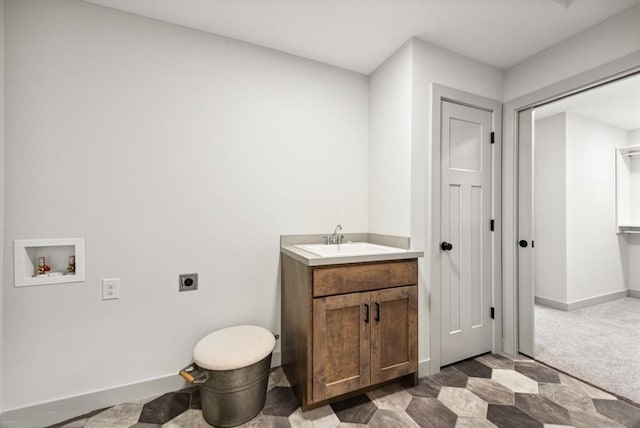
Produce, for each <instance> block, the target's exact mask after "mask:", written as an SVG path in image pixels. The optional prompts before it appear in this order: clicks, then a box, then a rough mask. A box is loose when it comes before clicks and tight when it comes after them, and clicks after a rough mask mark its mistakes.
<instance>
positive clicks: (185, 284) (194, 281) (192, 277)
mask: <svg viewBox="0 0 640 428" xmlns="http://www.w3.org/2000/svg"><path fill="white" fill-rule="evenodd" d="M178 286H179V288H178V291H191V290H197V289H198V274H197V273H181V274H180V275H179V276H178Z"/></svg>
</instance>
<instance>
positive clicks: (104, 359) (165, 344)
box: [3, 0, 368, 410]
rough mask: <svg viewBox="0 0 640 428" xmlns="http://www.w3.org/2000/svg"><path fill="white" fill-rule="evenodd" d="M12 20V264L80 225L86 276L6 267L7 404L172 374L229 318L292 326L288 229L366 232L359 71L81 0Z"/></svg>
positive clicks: (13, 9) (363, 102)
mask: <svg viewBox="0 0 640 428" xmlns="http://www.w3.org/2000/svg"><path fill="white" fill-rule="evenodd" d="M6 16H7V21H6V23H7V25H6V30H7V34H6V59H7V68H6V83H7V85H6V186H7V189H8V190H7V195H6V206H7V210H6V237H5V238H6V239H5V241H4V250H5V257H4V262H5V265H6V266H12V263H11V262H12V242H13V240H14V239H20V238H47V237H73V236H84V237H85V238H86V260H87V262H86V271H87V272H86V281H85V282H84V283H79V284H67V285H53V286H41V287H25V288H19V289H17V288H13V285H12V281H13V272H12V270H11V269H7V270H6V271H5V272H4V292H5V296H4V298H5V302H4V303H5V305H4V308H5V310H4V312H3V313H4V316H5V338H4V339H5V342H4V344H5V346H4V350H5V360H4V373H5V377H4V382H3V388H4V392H5V394H4V404H3V407H4V409H5V410H10V409H12V408H17V407H20V406H28V405H31V404H34V403H39V402H43V401H47V400H54V399H58V398H60V397H65V396H70V395H75V394H83V393H86V392H88V391H93V390H100V389H103V388H109V387H113V386H119V385H124V384H128V383H135V382H140V381H143V380H147V379H153V378H156V377H162V376H167V375H172V374H174V373H177V370H178V369H180V368H181V367H182V366H183V365H186V364H187V363H189V362H190V360H191V351H192V349H193V345H194V343H195V342H196V341H197V340H198V339H199V338H200V337H202V336H203V335H204V334H206V333H208V332H210V331H212V330H214V329H217V328H220V327H223V326H228V325H231V324H238V323H257V324H261V325H264V326H266V327H267V328H270V329H273V330H274V331H279V313H280V309H279V235H280V234H290V233H318V232H322V231H327V232H330V231H331V230H332V229H333V227H334V226H335V224H336V223H342V224H343V225H344V228H345V232H360V231H367V230H368V224H367V206H368V201H367V193H368V185H367V177H368V164H367V163H368V148H367V134H368V130H367V127H368V119H367V112H368V96H367V90H368V88H367V78H366V77H365V76H362V75H359V74H355V73H351V72H346V71H344V70H341V69H337V68H333V67H330V66H325V65H321V64H319V63H316V62H312V61H307V60H303V59H300V58H296V57H292V56H288V55H284V54H280V53H277V52H275V51H271V50H268V49H264V48H259V47H256V46H252V45H248V44H244V43H241V42H237V41H233V40H229V39H226V38H221V37H216V36H213V35H210V34H206V33H202V32H198V31H195V30H190V29H186V28H183V27H179V26H174V25H170V24H166V23H162V22H159V21H154V20H151V19H147V18H143V17H140V16H135V15H130V14H126V13H121V12H118V11H115V10H111V9H106V8H102V7H99V6H95V5H93V4H88V3H84V2H80V1H74V0H47V1H31V2H24V1H18V0H10V1H8V2H7V5H6ZM184 272H199V274H200V290H199V291H196V292H188V293H180V294H179V293H178V292H177V287H178V284H177V278H178V274H179V273H184ZM110 277H119V278H120V279H121V292H120V296H121V297H120V300H118V301H106V302H103V301H101V279H102V278H110Z"/></svg>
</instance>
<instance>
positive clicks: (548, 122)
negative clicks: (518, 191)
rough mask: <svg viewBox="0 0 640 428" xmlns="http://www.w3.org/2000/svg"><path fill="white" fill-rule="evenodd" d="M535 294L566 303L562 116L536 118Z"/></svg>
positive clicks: (565, 226)
mask: <svg viewBox="0 0 640 428" xmlns="http://www.w3.org/2000/svg"><path fill="white" fill-rule="evenodd" d="M534 138H535V143H534V147H535V150H534V158H535V159H534V189H535V191H534V199H535V200H534V204H533V205H534V210H535V212H534V230H535V242H536V252H535V256H536V260H535V272H534V278H535V296H536V297H541V298H544V299H550V300H554V301H556V302H564V303H566V302H567V241H566V239H565V238H566V236H567V221H566V219H567V212H566V198H567V189H566V179H567V177H566V170H567V168H566V161H567V159H566V157H567V150H566V115H565V114H564V113H561V114H556V115H553V116H550V117H547V118H544V119H540V120H536V122H535V132H534Z"/></svg>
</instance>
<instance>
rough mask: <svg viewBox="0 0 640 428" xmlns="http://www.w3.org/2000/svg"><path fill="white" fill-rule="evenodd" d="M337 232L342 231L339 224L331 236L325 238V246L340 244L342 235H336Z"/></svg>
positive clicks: (342, 238)
mask: <svg viewBox="0 0 640 428" xmlns="http://www.w3.org/2000/svg"><path fill="white" fill-rule="evenodd" d="M339 230H342V225H340V224H339V225H337V226H336V228H335V229H333V233H332V234H331V235H328V236H327V245H335V244H342V241H343V240H344V235H338V231H339Z"/></svg>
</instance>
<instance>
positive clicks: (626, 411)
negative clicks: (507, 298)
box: [50, 354, 640, 428]
mask: <svg viewBox="0 0 640 428" xmlns="http://www.w3.org/2000/svg"><path fill="white" fill-rule="evenodd" d="M267 389H268V392H267V397H266V403H265V407H264V408H263V410H262V411H261V412H260V413H259V414H258V415H257V416H256V417H255V418H254V419H252V420H251V421H249V422H247V423H245V424H244V425H242V427H243V428H289V427H295V428H306V427H309V428H334V427H338V428H363V427H371V428H395V427H398V428H400V427H408V428H415V427H430V428H431V427H434V428H491V427H499V428H516V427H517V428H529V427H531V428H533V427H536V428H541V427H543V426H544V427H545V428H560V427H564V428H567V427H575V428H632V427H633V428H638V427H640V407H638V406H637V405H634V404H631V403H628V402H626V401H622V400H618V399H617V398H616V397H614V396H613V395H611V394H609V393H607V392H604V391H601V390H599V389H597V388H595V387H593V386H591V385H588V384H586V383H584V382H581V381H579V380H577V379H574V378H572V377H569V376H567V375H565V374H562V373H559V372H556V371H555V370H553V369H550V368H549V367H547V366H545V365H543V364H539V363H537V362H535V361H532V360H531V359H529V358H527V357H524V356H505V355H492V354H485V355H481V356H479V357H476V358H474V359H470V360H466V361H462V362H460V363H456V364H454V365H453V366H449V367H444V368H443V369H442V370H441V372H440V373H438V374H436V375H434V376H431V377H426V378H422V379H420V381H419V383H418V385H416V386H412V385H409V384H407V383H405V382H396V383H390V384H387V385H385V386H382V387H380V388H378V389H374V390H371V391H367V393H366V394H360V395H358V396H355V397H352V398H349V399H346V400H342V401H337V402H334V403H332V404H331V405H327V406H324V407H320V408H318V409H313V410H310V411H307V412H302V410H301V409H300V407H298V402H297V399H296V397H295V395H294V393H293V389H292V388H291V386H290V385H289V382H288V380H287V378H286V376H285V375H284V372H283V371H282V369H281V368H276V369H274V370H272V371H271V373H270V375H269V385H268V388H267ZM201 407H202V403H201V398H200V391H199V389H198V388H195V387H190V388H186V389H184V390H181V391H176V392H171V393H167V394H164V395H161V396H157V397H151V398H148V399H145V400H140V401H136V402H131V403H124V404H120V405H117V406H114V407H111V408H108V409H103V410H100V411H95V412H92V413H90V414H87V415H82V416H78V417H76V418H73V419H70V420H68V421H65V422H61V423H59V424H56V425H54V426H52V427H50V428H54V427H55V428H60V427H65V426H66V427H67V428H132V427H136V428H153V427H164V428H205V427H209V426H210V425H209V424H207V423H206V421H205V420H204V418H203V416H202V410H201Z"/></svg>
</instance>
